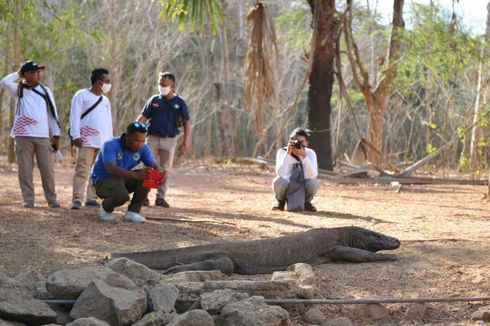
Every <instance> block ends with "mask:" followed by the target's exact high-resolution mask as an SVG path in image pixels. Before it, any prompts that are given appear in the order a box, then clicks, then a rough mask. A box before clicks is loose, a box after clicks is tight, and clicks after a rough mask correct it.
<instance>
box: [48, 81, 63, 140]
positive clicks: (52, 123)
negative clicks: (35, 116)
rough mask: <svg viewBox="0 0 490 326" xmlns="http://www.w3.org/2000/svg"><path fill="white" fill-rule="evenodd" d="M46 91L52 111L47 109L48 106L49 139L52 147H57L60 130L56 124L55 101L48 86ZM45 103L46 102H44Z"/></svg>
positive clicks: (56, 111)
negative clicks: (50, 137) (50, 134)
mask: <svg viewBox="0 0 490 326" xmlns="http://www.w3.org/2000/svg"><path fill="white" fill-rule="evenodd" d="M46 92H47V94H46V95H47V96H49V98H50V99H51V103H52V104H53V107H52V109H53V110H52V111H51V110H49V108H48V125H49V129H51V133H52V135H53V138H52V139H51V145H52V146H53V148H54V149H59V147H60V134H61V130H60V126H59V124H58V110H57V109H56V103H55V101H54V96H53V92H51V90H50V89H49V88H47V90H46ZM48 102H49V101H48ZM46 105H48V104H47V103H46Z"/></svg>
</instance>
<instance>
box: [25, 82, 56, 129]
mask: <svg viewBox="0 0 490 326" xmlns="http://www.w3.org/2000/svg"><path fill="white" fill-rule="evenodd" d="M38 85H39V86H41V88H42V89H43V91H44V94H43V93H41V92H40V91H38V90H37V89H35V88H32V91H34V93H36V94H38V95H39V96H41V97H42V98H43V99H44V100H45V101H46V106H47V107H48V111H49V112H51V115H52V116H53V118H54V120H56V123H57V124H58V127H59V128H60V129H61V125H60V122H59V121H58V117H57V116H56V112H55V111H54V105H53V102H51V97H49V94H48V90H47V89H46V87H44V86H43V85H42V84H38Z"/></svg>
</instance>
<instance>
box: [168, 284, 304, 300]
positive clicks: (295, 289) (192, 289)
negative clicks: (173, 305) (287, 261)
mask: <svg viewBox="0 0 490 326" xmlns="http://www.w3.org/2000/svg"><path fill="white" fill-rule="evenodd" d="M174 285H175V286H176V287H177V288H178V289H179V291H180V294H179V300H180V301H186V300H190V299H195V298H196V297H199V296H200V295H201V294H203V293H207V292H213V291H215V290H223V289H230V290H233V291H236V292H240V293H247V294H249V295H258V296H263V297H266V298H298V297H299V298H304V297H305V296H306V297H308V296H307V294H306V293H305V291H304V289H302V288H300V287H299V286H298V284H297V283H296V281H294V280H282V281H248V280H233V281H206V282H204V283H202V282H184V283H174Z"/></svg>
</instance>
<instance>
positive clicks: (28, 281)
mask: <svg viewBox="0 0 490 326" xmlns="http://www.w3.org/2000/svg"><path fill="white" fill-rule="evenodd" d="M15 279H16V280H17V281H18V282H19V283H20V284H22V286H24V287H25V288H27V289H28V290H29V291H30V292H31V293H32V295H33V296H35V295H36V283H37V282H46V278H45V277H44V276H43V275H42V274H41V273H39V272H38V271H36V270H34V269H28V270H26V271H24V272H22V273H20V274H19V275H17V276H16V277H15Z"/></svg>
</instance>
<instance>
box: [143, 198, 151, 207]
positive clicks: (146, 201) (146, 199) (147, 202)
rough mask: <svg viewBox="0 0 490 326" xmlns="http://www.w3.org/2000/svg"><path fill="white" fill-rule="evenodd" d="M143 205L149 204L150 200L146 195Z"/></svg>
mask: <svg viewBox="0 0 490 326" xmlns="http://www.w3.org/2000/svg"><path fill="white" fill-rule="evenodd" d="M143 206H150V200H149V199H148V197H146V198H145V201H144V202H143Z"/></svg>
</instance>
